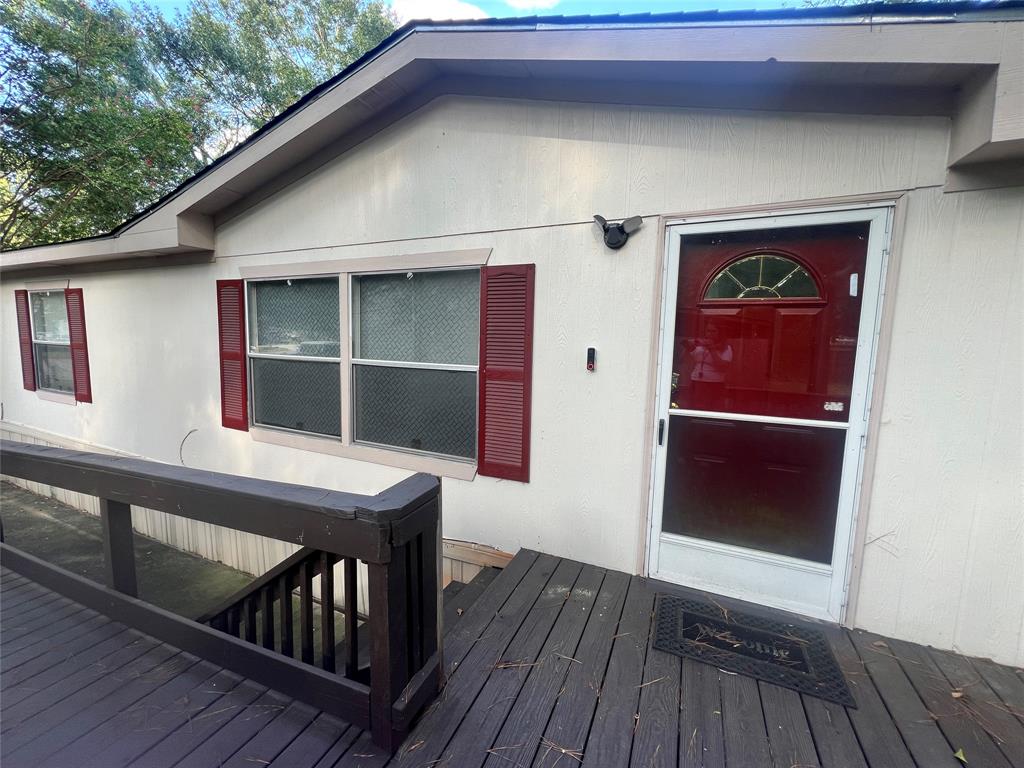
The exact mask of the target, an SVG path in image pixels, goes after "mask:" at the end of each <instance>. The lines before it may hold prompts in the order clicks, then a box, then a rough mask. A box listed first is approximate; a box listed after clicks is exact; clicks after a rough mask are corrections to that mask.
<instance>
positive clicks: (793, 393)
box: [671, 222, 868, 422]
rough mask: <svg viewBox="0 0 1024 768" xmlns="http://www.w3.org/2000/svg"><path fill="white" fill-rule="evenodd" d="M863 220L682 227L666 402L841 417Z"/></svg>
mask: <svg viewBox="0 0 1024 768" xmlns="http://www.w3.org/2000/svg"><path fill="white" fill-rule="evenodd" d="M867 235H868V224H867V223H861V222H858V223H854V224H833V225H821V226H814V227H790V228H784V229H773V230H753V231H741V232H728V233H716V234H709V235H694V236H687V237H686V238H684V240H683V245H682V252H681V254H680V260H679V283H678V288H677V299H676V317H675V329H674V331H675V342H674V348H673V362H672V396H671V407H672V408H674V409H683V410H700V411H715V412H724V413H744V414H756V415H764V416H772V417H787V418H802V419H814V420H827V421H838V422H845V421H847V420H848V418H849V416H848V414H849V404H850V391H851V386H852V382H853V366H854V358H855V356H856V351H857V334H858V325H859V321H860V305H861V296H860V292H859V291H852V290H851V289H850V286H851V284H853V281H854V279H855V278H854V276H855V275H862V274H863V271H864V264H865V257H866V253H867Z"/></svg>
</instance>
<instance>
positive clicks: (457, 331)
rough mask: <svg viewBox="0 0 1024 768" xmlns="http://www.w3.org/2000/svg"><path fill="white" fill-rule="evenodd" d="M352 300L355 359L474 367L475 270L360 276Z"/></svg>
mask: <svg viewBox="0 0 1024 768" xmlns="http://www.w3.org/2000/svg"><path fill="white" fill-rule="evenodd" d="M353 297H354V305H353V317H354V321H355V328H356V333H355V349H354V350H353V354H354V355H355V357H357V358H363V359H364V360H396V361H404V362H414V363H445V364H455V365H476V361H477V357H478V353H479V345H480V272H479V271H478V270H475V269H473V270H458V271H442V272H409V273H402V274H395V275H363V276H361V277H357V278H355V279H354V280H353Z"/></svg>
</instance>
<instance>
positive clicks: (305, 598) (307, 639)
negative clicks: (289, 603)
mask: <svg viewBox="0 0 1024 768" xmlns="http://www.w3.org/2000/svg"><path fill="white" fill-rule="evenodd" d="M312 565H313V564H312V563H311V562H310V561H309V560H303V561H302V563H301V564H300V565H299V635H300V642H299V646H300V650H301V655H302V660H303V661H304V662H306V663H307V664H312V663H313V568H312Z"/></svg>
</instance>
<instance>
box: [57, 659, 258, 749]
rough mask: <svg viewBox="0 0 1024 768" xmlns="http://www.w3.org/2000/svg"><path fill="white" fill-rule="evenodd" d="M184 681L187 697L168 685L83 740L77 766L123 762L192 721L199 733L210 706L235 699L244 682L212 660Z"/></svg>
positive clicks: (194, 670)
mask: <svg viewBox="0 0 1024 768" xmlns="http://www.w3.org/2000/svg"><path fill="white" fill-rule="evenodd" d="M211 669H212V670H214V671H212V672H211ZM204 675H205V677H204ZM181 679H182V680H184V681H187V683H193V687H192V688H191V689H189V690H187V691H185V692H184V694H183V695H180V696H176V697H175V695H176V694H177V693H178V691H180V688H179V687H178V685H174V687H173V688H172V687H171V684H168V685H167V686H165V687H163V688H161V689H159V690H157V691H155V692H154V693H153V694H152V695H151V696H150V697H147V698H146V699H143V700H142V701H140V702H139V703H138V704H137V705H135V706H132V707H129V708H127V709H124V710H122V711H121V712H120V713H119V714H118V715H117V716H116V717H113V718H111V719H110V720H108V721H107V722H106V723H104V724H103V725H101V726H100V727H99V728H97V729H96V730H94V731H91V732H90V733H89V734H88V735H87V736H85V737H83V738H82V739H79V742H78V743H79V744H81V747H82V750H81V752H80V753H79V754H78V759H77V761H76V762H75V763H74V764H75V765H76V766H77V767H78V768H114V767H115V766H124V765H127V764H128V763H130V762H131V761H132V760H134V759H136V758H138V757H140V756H142V755H144V754H145V753H146V752H147V751H148V750H150V749H152V748H153V747H154V746H156V745H157V744H159V743H160V742H162V741H163V740H164V739H167V738H168V737H169V735H171V736H173V734H174V733H175V731H177V729H178V728H180V727H181V726H183V725H187V724H189V723H192V724H193V725H194V727H195V729H196V731H200V730H201V729H202V727H203V725H204V722H205V721H206V720H208V719H210V718H208V717H204V715H208V714H209V712H208V711H207V707H208V706H209V705H212V704H218V703H219V704H220V705H222V706H223V705H226V704H227V703H228V702H229V701H231V699H230V698H229V695H228V694H230V693H231V691H232V690H234V688H235V687H236V686H237V685H238V683H239V682H240V681H239V678H238V676H237V675H235V674H233V673H231V672H226V671H224V670H216V668H215V667H214V666H213V665H212V664H209V663H208V662H202V663H200V664H197V665H196V666H195V667H193V669H192V670H189V672H188V673H187V675H183V676H182V677H181ZM187 683H186V684H187ZM172 697H174V698H172ZM166 764H167V765H170V764H171V763H170V762H168V763H166Z"/></svg>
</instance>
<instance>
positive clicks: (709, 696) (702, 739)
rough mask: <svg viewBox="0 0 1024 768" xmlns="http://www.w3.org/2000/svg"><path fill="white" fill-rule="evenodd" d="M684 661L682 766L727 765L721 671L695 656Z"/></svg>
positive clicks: (706, 767) (717, 767)
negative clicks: (719, 680)
mask: <svg viewBox="0 0 1024 768" xmlns="http://www.w3.org/2000/svg"><path fill="white" fill-rule="evenodd" d="M682 662H683V663H682V690H681V691H680V701H679V706H680V710H679V766H680V768H725V735H724V733H723V726H722V690H721V686H720V685H719V682H718V670H717V669H716V668H715V667H712V666H710V665H709V664H703V663H701V662H699V661H695V660H694V659H683V660H682Z"/></svg>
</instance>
